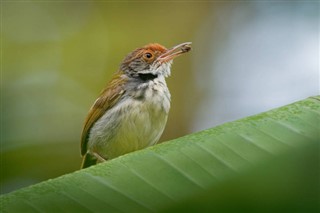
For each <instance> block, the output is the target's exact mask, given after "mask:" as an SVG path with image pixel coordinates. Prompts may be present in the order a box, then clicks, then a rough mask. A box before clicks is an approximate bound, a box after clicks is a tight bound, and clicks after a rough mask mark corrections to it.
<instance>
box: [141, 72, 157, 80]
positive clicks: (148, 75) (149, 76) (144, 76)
mask: <svg viewBox="0 0 320 213" xmlns="http://www.w3.org/2000/svg"><path fill="white" fill-rule="evenodd" d="M138 77H139V78H140V79H141V80H142V81H152V80H154V79H155V78H157V77H158V75H155V74H151V73H145V74H143V73H139V74H138Z"/></svg>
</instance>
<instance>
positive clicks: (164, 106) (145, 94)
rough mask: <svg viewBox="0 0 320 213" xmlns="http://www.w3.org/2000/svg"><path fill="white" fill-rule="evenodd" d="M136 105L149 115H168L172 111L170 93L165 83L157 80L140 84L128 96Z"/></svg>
mask: <svg viewBox="0 0 320 213" xmlns="http://www.w3.org/2000/svg"><path fill="white" fill-rule="evenodd" d="M128 95H129V96H130V97H131V98H132V100H133V102H134V103H135V104H134V105H138V106H140V107H142V108H143V109H144V110H146V112H148V113H155V114H157V113H165V114H168V112H169V109H170V93H169V90H168V88H167V85H166V83H165V81H161V80H158V79H155V80H153V81H148V82H145V83H142V84H139V85H137V86H135V87H134V89H133V90H131V92H130V93H129V94H128Z"/></svg>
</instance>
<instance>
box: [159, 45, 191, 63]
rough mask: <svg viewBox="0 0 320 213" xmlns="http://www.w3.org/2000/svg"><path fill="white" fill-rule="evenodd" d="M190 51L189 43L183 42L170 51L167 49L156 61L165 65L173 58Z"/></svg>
mask: <svg viewBox="0 0 320 213" xmlns="http://www.w3.org/2000/svg"><path fill="white" fill-rule="evenodd" d="M190 50H191V42H185V43H182V44H178V45H176V46H174V47H172V48H171V49H168V50H167V51H166V52H165V53H163V54H162V55H160V56H159V57H158V58H157V61H158V62H160V63H165V62H168V61H171V60H173V59H174V58H176V57H178V56H179V55H181V54H183V53H186V52H189V51H190Z"/></svg>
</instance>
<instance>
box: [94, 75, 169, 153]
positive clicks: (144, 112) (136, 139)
mask: <svg viewBox="0 0 320 213" xmlns="http://www.w3.org/2000/svg"><path fill="white" fill-rule="evenodd" d="M145 84H147V85H143V86H144V88H145V90H144V98H142V99H136V98H135V97H134V95H132V94H130V93H128V92H126V93H125V95H124V97H123V98H122V99H121V101H120V102H119V103H117V104H116V105H115V106H114V107H113V108H111V109H110V110H108V111H107V112H106V113H105V114H104V115H103V116H102V117H101V118H100V119H99V120H98V121H97V122H96V123H95V124H94V125H93V127H92V128H91V130H90V134H89V140H88V149H89V151H91V152H97V153H98V154H99V155H100V156H102V157H103V158H105V159H112V158H115V157H117V156H120V155H123V154H125V153H128V152H132V151H135V150H139V149H142V148H145V147H147V146H151V145H154V144H155V143H156V142H157V141H158V140H159V138H160V136H161V134H162V132H163V130H164V127H165V125H166V122H167V117H168V112H169V109H170V93H169V91H168V88H167V86H166V83H165V81H164V79H163V78H157V79H154V80H153V81H149V82H147V83H145ZM138 91H139V90H138Z"/></svg>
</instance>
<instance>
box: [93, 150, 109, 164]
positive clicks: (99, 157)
mask: <svg viewBox="0 0 320 213" xmlns="http://www.w3.org/2000/svg"><path fill="white" fill-rule="evenodd" d="M91 154H92V155H93V156H94V157H95V158H97V160H98V162H99V163H102V162H105V161H107V160H106V159H104V158H103V157H101V156H100V155H99V154H98V153H96V152H92V153H91Z"/></svg>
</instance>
